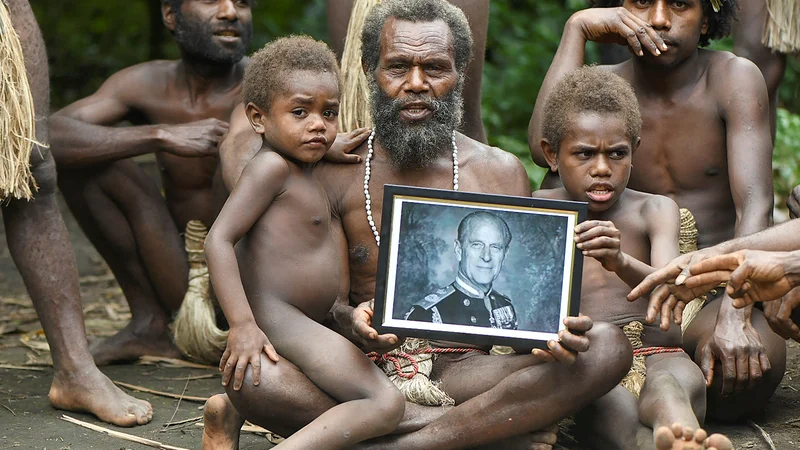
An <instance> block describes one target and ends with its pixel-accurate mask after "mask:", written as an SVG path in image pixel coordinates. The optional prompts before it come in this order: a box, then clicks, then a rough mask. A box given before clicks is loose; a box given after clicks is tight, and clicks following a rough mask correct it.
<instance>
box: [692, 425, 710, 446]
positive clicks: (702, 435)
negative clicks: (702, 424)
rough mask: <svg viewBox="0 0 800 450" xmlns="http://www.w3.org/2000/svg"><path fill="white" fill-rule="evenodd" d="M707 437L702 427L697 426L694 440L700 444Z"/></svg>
mask: <svg viewBox="0 0 800 450" xmlns="http://www.w3.org/2000/svg"><path fill="white" fill-rule="evenodd" d="M707 438H708V433H706V430H704V429H702V428H698V429H697V431H695V432H694V441H695V442H697V443H698V444H702V443H703V442H705V440H706V439H707Z"/></svg>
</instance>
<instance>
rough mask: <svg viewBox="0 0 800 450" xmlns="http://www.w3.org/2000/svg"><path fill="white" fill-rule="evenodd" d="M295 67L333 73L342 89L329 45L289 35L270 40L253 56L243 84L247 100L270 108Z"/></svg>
mask: <svg viewBox="0 0 800 450" xmlns="http://www.w3.org/2000/svg"><path fill="white" fill-rule="evenodd" d="M296 70H310V71H314V72H327V73H332V74H333V75H334V76H335V77H336V80H337V82H338V84H339V89H340V90H341V79H340V77H339V65H338V64H337V62H336V55H334V54H333V51H331V49H330V48H329V47H328V45H327V44H325V43H324V42H322V41H317V40H314V38H311V37H309V36H287V37H282V38H280V39H276V40H274V41H272V42H269V43H267V45H265V46H264V48H262V49H261V50H259V51H257V52H255V53H253V55H252V56H251V57H250V63H249V64H248V66H247V69H245V71H244V82H243V85H242V97H243V100H244V103H245V104H247V103H250V102H252V103H254V104H255V105H256V106H258V107H259V108H261V109H263V110H264V111H268V110H269V108H270V106H271V105H272V100H273V97H274V96H275V95H276V94H279V93H281V92H282V91H283V89H284V86H285V82H286V79H287V77H290V76H291V72H293V71H296Z"/></svg>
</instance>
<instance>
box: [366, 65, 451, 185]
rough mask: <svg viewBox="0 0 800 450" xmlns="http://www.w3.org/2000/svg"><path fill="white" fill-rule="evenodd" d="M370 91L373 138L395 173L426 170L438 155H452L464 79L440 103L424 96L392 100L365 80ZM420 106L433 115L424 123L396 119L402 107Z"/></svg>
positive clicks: (374, 83) (423, 121)
mask: <svg viewBox="0 0 800 450" xmlns="http://www.w3.org/2000/svg"><path fill="white" fill-rule="evenodd" d="M367 80H368V82H369V88H370V110H371V112H372V122H373V124H374V129H375V135H376V136H377V137H378V139H379V140H380V142H381V145H382V146H383V148H384V149H385V150H386V153H387V154H388V155H389V158H390V159H391V161H392V164H393V165H394V166H395V167H396V168H398V169H409V168H422V167H427V166H428V165H430V164H431V163H432V162H433V161H435V160H436V159H437V158H439V157H441V156H442V155H447V154H450V153H451V152H452V151H453V144H452V137H453V131H454V130H455V129H456V128H457V127H458V126H459V125H460V124H461V118H462V116H463V111H464V99H463V97H462V95H461V94H462V92H463V90H464V78H463V77H461V78H460V79H459V81H458V84H456V86H455V87H454V88H453V90H452V91H450V92H449V93H448V94H447V95H445V96H444V98H442V99H441V100H439V99H434V98H432V97H430V96H427V95H411V96H409V97H407V98H405V99H395V98H392V97H390V96H389V95H387V94H386V93H385V92H383V90H382V89H381V88H380V87H379V86H378V83H377V82H376V80H375V78H374V77H371V76H367ZM411 102H424V103H427V104H428V105H429V106H430V109H431V110H432V111H433V114H431V116H430V117H428V118H427V119H424V120H419V121H414V122H409V121H405V120H402V119H400V111H401V110H402V109H403V106H404V105H406V104H408V103H411Z"/></svg>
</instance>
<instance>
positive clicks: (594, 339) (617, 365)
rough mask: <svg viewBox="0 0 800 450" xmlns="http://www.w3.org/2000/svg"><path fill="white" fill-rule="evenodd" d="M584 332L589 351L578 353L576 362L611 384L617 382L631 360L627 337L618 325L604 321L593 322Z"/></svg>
mask: <svg viewBox="0 0 800 450" xmlns="http://www.w3.org/2000/svg"><path fill="white" fill-rule="evenodd" d="M586 334H587V336H588V337H589V345H590V347H589V351H587V352H585V353H582V354H579V355H578V358H577V361H576V364H580V365H581V366H582V369H583V370H585V371H587V372H588V373H590V374H593V376H598V377H602V378H603V380H604V381H608V382H609V383H612V386H613V385H615V384H617V383H619V382H620V381H621V380H622V379H623V378H624V377H625V375H626V374H627V373H628V371H629V370H630V368H631V364H632V362H633V348H632V347H631V343H630V342H629V341H628V338H626V337H625V334H624V333H623V332H622V330H620V329H619V327H617V326H615V325H612V324H610V323H606V322H597V323H595V324H594V326H593V327H592V329H591V330H589V332H588V333H586Z"/></svg>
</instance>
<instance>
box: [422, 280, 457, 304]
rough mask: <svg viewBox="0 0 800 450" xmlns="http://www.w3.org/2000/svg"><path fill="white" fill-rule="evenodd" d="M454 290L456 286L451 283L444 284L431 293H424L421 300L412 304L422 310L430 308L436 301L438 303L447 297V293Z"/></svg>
mask: <svg viewBox="0 0 800 450" xmlns="http://www.w3.org/2000/svg"><path fill="white" fill-rule="evenodd" d="M455 291H456V288H454V287H453V285H452V284H451V285H449V286H445V287H443V288H441V289H439V290H437V291H436V292H434V293H433V294H429V295H426V296H425V298H423V299H422V300H420V301H418V302H416V303H414V306H419V307H420V308H422V309H424V310H428V309H431V308H433V307H434V306H436V304H437V303H439V302H440V301H442V300H444V299H445V297H447V296H448V295H450V294H452V293H453V292H455Z"/></svg>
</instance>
